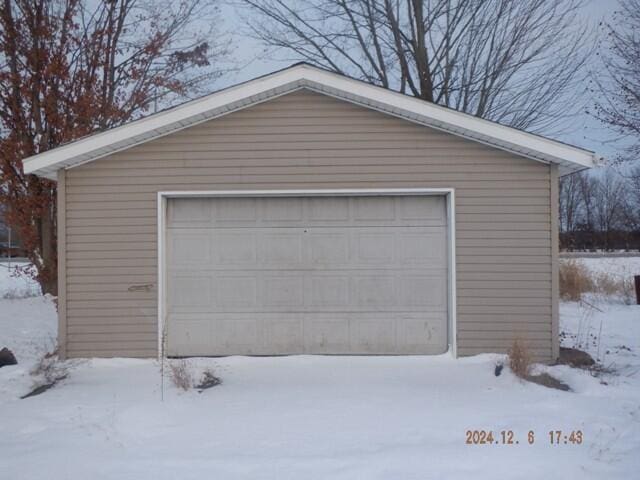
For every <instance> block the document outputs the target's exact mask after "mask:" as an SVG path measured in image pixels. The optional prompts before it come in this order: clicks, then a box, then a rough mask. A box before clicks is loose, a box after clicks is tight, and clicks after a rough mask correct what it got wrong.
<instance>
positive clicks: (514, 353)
mask: <svg viewBox="0 0 640 480" xmlns="http://www.w3.org/2000/svg"><path fill="white" fill-rule="evenodd" d="M508 355H509V368H511V371H512V372H513V373H514V375H515V376H516V377H518V378H522V379H526V378H527V377H528V376H529V374H530V373H531V355H530V353H529V349H528V348H527V346H526V345H525V344H524V342H523V341H522V340H520V339H518V338H517V339H515V340H514V341H513V344H512V345H511V348H509V352H508Z"/></svg>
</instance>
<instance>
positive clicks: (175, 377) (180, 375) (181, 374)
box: [169, 359, 194, 392]
mask: <svg viewBox="0 0 640 480" xmlns="http://www.w3.org/2000/svg"><path fill="white" fill-rule="evenodd" d="M169 378H171V381H172V382H173V385H174V386H175V387H176V388H179V389H180V390H183V391H185V392H186V391H188V390H191V389H192V388H193V382H194V380H193V374H192V373H191V368H190V367H189V362H188V361H187V360H184V359H181V360H171V361H170V362H169Z"/></svg>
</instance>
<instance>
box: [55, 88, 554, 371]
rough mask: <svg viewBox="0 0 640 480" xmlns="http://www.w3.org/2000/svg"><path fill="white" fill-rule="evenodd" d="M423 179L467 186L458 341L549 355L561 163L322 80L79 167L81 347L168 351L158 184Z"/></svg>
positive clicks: (363, 184)
mask: <svg viewBox="0 0 640 480" xmlns="http://www.w3.org/2000/svg"><path fill="white" fill-rule="evenodd" d="M417 187H422V188H425V187H433V188H444V187H453V188H455V189H456V210H457V212H456V213H457V215H456V231H457V235H456V243H457V250H456V256H457V264H458V268H457V277H458V284H457V294H458V306H457V308H458V332H457V340H458V348H459V353H460V354H462V355H470V354H475V353H481V352H491V351H498V352H504V351H505V350H506V349H507V348H508V346H509V345H510V343H511V342H512V341H513V339H514V338H516V337H518V338H522V339H523V340H524V341H526V342H528V343H529V346H530V348H531V350H532V352H533V353H534V354H535V355H536V356H537V357H539V358H540V359H549V358H550V356H551V309H552V303H551V289H552V282H551V274H552V270H551V260H550V259H551V257H550V254H551V233H550V231H551V223H550V213H551V205H550V191H551V190H550V171H549V167H548V166H546V165H543V164H541V163H538V162H534V161H531V160H527V159H523V158H518V157H515V156H514V155H511V154H509V153H506V152H503V151H500V150H496V149H493V148H490V147H487V146H484V145H481V144H477V143H475V142H471V141H467V140H463V139H461V138H458V137H455V136H452V135H449V134H445V133H442V132H439V131H436V130H432V129H429V128H426V127H422V126H420V125H415V124H412V123H409V122H406V121H403V120H400V119H397V118H394V117H391V116H388V115H384V114H381V113H378V112H374V111H371V110H367V109H364V108H361V107H358V106H354V105H351V104H348V103H346V102H342V101H339V100H336V99H333V98H330V97H324V96H321V95H319V94H316V93H311V92H297V93H292V94H288V95H285V96H283V97H280V98H278V99H274V100H271V101H268V102H265V103H263V104H260V105H256V106H253V107H250V108H248V109H246V110H242V111H239V112H236V113H233V114H230V115H228V116H225V117H222V118H219V119H215V120H212V121H209V122H205V123H203V124H200V125H197V126H194V127H190V128H188V129H186V130H183V131H181V132H177V133H173V134H171V135H167V136H165V137H162V138H160V139H156V140H153V141H151V142H148V143H145V144H142V145H139V146H136V147H133V148H131V149H129V150H126V151H123V152H118V153H115V154H113V155H110V156H108V157H105V158H102V159H100V160H97V161H94V162H91V163H88V164H85V165H82V166H79V167H76V168H73V169H71V170H69V171H67V177H66V217H65V218H66V225H67V229H66V233H67V236H66V245H67V246H66V256H67V258H66V265H67V266H66V269H67V351H68V354H69V355H70V356H96V355H97V356H133V357H145V356H154V355H155V354H156V344H157V332H156V298H157V297H156V295H157V285H156V281H157V271H156V267H157V259H156V251H157V243H156V242H157V239H156V193H157V192H158V191H161V190H215V189H224V190H229V189H287V188H295V189H302V188H318V189H321V188H417ZM141 285H151V287H150V291H139V290H138V291H135V289H134V291H131V290H130V288H129V287H131V286H141Z"/></svg>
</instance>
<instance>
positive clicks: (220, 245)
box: [167, 197, 447, 355]
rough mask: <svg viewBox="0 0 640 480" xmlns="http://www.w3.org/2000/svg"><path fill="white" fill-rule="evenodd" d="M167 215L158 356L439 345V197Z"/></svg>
mask: <svg viewBox="0 0 640 480" xmlns="http://www.w3.org/2000/svg"><path fill="white" fill-rule="evenodd" d="M191 202H194V203H193V204H191ZM174 203H175V204H174ZM168 211H169V213H168V223H169V227H168V229H167V237H168V241H167V245H168V248H167V255H168V258H167V265H168V266H167V270H168V271H167V290H168V292H169V293H168V303H169V306H168V309H167V311H168V318H167V323H168V328H167V330H168V332H169V335H168V352H169V354H170V355H231V354H256V355H269V354H294V353H343V354H348V353H381V354H393V353H401V354H412V353H415V354H417V353H441V352H442V351H444V350H446V347H447V242H446V231H447V229H446V209H445V201H444V198H439V197H314V198H209V199H172V200H170V201H169V208H168Z"/></svg>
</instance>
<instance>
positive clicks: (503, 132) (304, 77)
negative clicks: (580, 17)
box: [23, 63, 596, 180]
mask: <svg viewBox="0 0 640 480" xmlns="http://www.w3.org/2000/svg"><path fill="white" fill-rule="evenodd" d="M303 88H306V89H310V90H313V91H316V92H319V93H323V94H326V95H330V96H333V97H336V98H339V99H342V100H345V101H348V102H351V103H354V104H357V105H361V106H364V107H367V108H371V109H374V110H378V111H380V112H383V113H387V114H389V115H393V116H396V117H400V118H404V119H406V120H409V121H411V122H415V123H418V124H421V125H425V126H428V127H432V128H436V129H438V130H442V131H445V132H448V133H451V134H454V135H458V136H461V137H464V138H468V139H470V140H474V141H477V142H481V143H484V144H487V145H490V146H493V147H496V148H499V149H502V150H506V151H508V152H511V153H514V154H516V155H520V156H524V157H527V158H531V159H533V160H537V161H540V162H544V163H557V164H558V165H559V170H560V174H561V175H564V174H567V173H572V172H576V171H579V170H583V169H585V168H590V167H593V166H594V165H595V160H596V157H595V154H594V153H593V152H590V151H588V150H584V149H581V148H578V147H574V146H572V145H568V144H565V143H562V142H558V141H555V140H551V139H548V138H545V137H541V136H538V135H534V134H531V133H527V132H524V131H521V130H517V129H515V128H511V127H507V126H504V125H500V124H498V123H495V122H491V121H488V120H483V119H481V118H478V117H474V116H472V115H469V114H466V113H461V112H458V111H456V110H452V109H450V108H446V107H442V106H439V105H435V104H433V103H429V102H425V101H424V100H421V99H418V98H415V97H412V96H409V95H405V94H401V93H397V92H394V91H391V90H387V89H385V88H382V87H378V86H375V85H371V84H369V83H366V82H363V81H361V80H356V79H353V78H350V77H346V76H344V75H340V74H337V73H334V72H330V71H327V70H323V69H321V68H317V67H314V66H312V65H309V64H305V63H301V64H296V65H293V66H291V67H288V68H285V69H284V70H280V71H277V72H274V73H271V74H269V75H265V76H263V77H259V78H256V79H254V80H250V81H248V82H245V83H241V84H239V85H235V86H233V87H229V88H226V89H224V90H220V91H218V92H215V93H212V94H210V95H207V96H204V97H202V98H198V99H196V100H192V101H190V102H187V103H184V104H182V105H179V106H177V107H173V108H170V109H167V110H164V111H161V112H158V113H155V114H153V115H150V116H148V117H144V118H141V119H139V120H135V121H133V122H130V123H128V124H125V125H122V126H120V127H116V128H113V129H111V130H107V131H104V132H101V133H96V134H93V135H89V136H87V137H84V138H81V139H79V140H76V141H74V142H71V143H68V144H66V145H62V146H60V147H58V148H54V149H52V150H49V151H47V152H44V153H41V154H39V155H34V156H32V157H29V158H27V159H25V160H24V162H23V165H24V172H25V173H32V174H36V175H39V176H42V177H46V178H50V179H52V180H55V179H56V172H57V170H58V169H60V168H67V169H68V168H73V167H75V166H77V165H81V164H83V163H87V162H91V161H93V160H96V159H98V158H101V157H104V156H106V155H109V154H111V153H114V152H117V151H120V150H124V149H127V148H130V147H132V146H134V145H138V144H140V143H144V142H147V141H149V140H152V139H154V138H158V137H161V136H163V135H167V134H169V133H172V132H176V131H178V130H182V129H184V128H187V127H189V126H192V125H195V124H198V123H201V122H204V121H207V120H211V119H213V118H216V117H220V116H222V115H226V114H228V113H231V112H234V111H236V110H240V109H243V108H246V107H248V106H251V105H254V104H256V103H260V102H264V101H266V100H269V99H271V98H274V97H277V96H280V95H283V94H286V93H290V92H293V91H295V90H300V89H303Z"/></svg>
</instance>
